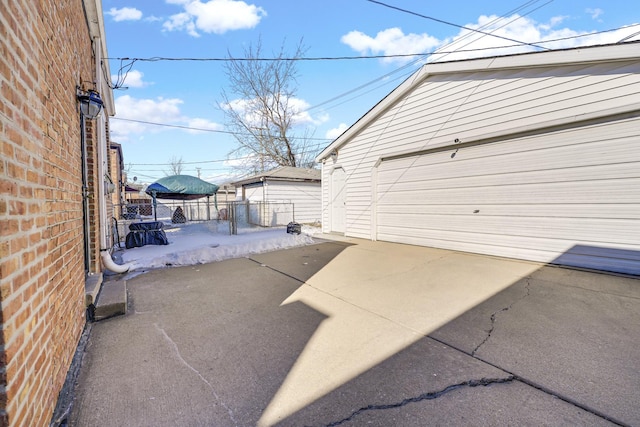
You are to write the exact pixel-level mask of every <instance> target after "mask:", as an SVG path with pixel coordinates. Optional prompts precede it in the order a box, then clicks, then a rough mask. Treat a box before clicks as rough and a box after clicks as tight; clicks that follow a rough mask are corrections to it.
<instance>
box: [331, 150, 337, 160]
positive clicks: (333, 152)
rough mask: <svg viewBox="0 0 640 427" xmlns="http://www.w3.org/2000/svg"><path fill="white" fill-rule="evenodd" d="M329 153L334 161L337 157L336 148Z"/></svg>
mask: <svg viewBox="0 0 640 427" xmlns="http://www.w3.org/2000/svg"><path fill="white" fill-rule="evenodd" d="M329 155H330V156H331V160H333V161H334V162H335V161H336V159H337V158H338V152H337V151H336V150H333V151H332V152H331V154H329Z"/></svg>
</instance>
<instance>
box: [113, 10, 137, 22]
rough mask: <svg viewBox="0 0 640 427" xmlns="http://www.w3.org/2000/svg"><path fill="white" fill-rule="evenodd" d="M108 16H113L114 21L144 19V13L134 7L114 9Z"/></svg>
mask: <svg viewBox="0 0 640 427" xmlns="http://www.w3.org/2000/svg"><path fill="white" fill-rule="evenodd" d="M107 15H109V16H111V17H112V18H113V20H114V21H116V22H120V21H138V20H140V19H141V18H142V12H141V11H139V10H138V9H136V8H133V7H123V8H121V9H116V8H115V7H112V8H111V9H109V11H108V12H107Z"/></svg>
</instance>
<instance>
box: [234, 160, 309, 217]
mask: <svg viewBox="0 0 640 427" xmlns="http://www.w3.org/2000/svg"><path fill="white" fill-rule="evenodd" d="M233 185H234V186H235V188H236V197H238V196H239V198H240V200H246V201H250V202H262V203H287V204H290V205H291V206H292V208H293V215H292V218H293V219H295V221H297V222H299V223H303V224H312V223H318V222H320V216H321V214H320V209H321V185H320V170H319V169H311V168H296V167H292V166H280V167H278V168H276V169H273V170H270V171H266V172H261V173H258V174H256V175H252V176H250V177H247V178H244V179H242V180H239V181H236V182H234V183H233Z"/></svg>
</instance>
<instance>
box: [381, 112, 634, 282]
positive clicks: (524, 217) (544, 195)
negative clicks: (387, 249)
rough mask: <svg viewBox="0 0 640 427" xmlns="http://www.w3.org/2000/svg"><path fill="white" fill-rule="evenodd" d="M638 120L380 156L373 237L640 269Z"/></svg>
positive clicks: (547, 259) (614, 269) (458, 248)
mask: <svg viewBox="0 0 640 427" xmlns="http://www.w3.org/2000/svg"><path fill="white" fill-rule="evenodd" d="M639 124H640V119H630V120H627V121H622V122H620V123H617V124H616V123H615V122H611V123H609V124H604V125H603V124H599V125H594V126H592V127H590V128H582V129H574V130H565V131H561V132H556V133H548V134H545V135H539V136H534V137H526V138H520V139H513V140H511V141H508V142H499V143H491V144H484V145H477V146H473V147H462V148H461V149H460V150H459V152H457V153H456V155H455V156H452V155H451V154H452V153H453V152H454V150H453V149H452V150H451V151H448V152H444V151H442V152H433V153H428V154H423V155H417V156H415V157H405V158H396V159H392V160H383V161H382V162H381V163H380V165H379V167H378V169H377V173H376V175H375V177H376V182H375V184H374V185H375V187H374V188H375V198H374V200H375V206H376V221H375V223H376V227H377V228H376V238H377V239H380V240H387V241H392V242H399V243H408V244H417V245H424V246H434V247H441V248H445V249H453V250H460V251H467V252H478V253H483V254H490V255H497V256H506V257H513V258H522V259H529V260H533V261H542V262H558V263H562V264H566V265H574V266H583V267H588V268H600V269H603V270H608V271H621V272H627V273H628V272H630V271H631V270H633V269H634V268H635V270H634V271H635V273H634V274H640V231H638V230H640V148H639V147H640V135H638V133H639V132H638V129H640V126H639ZM617 126H619V129H620V131H618V127H617ZM632 131H633V132H635V133H634V134H630V132H632ZM623 134H624V137H622V135H623ZM509 150H511V151H509ZM576 248H581V249H580V251H577V249H576ZM634 263H635V264H634ZM633 265H635V267H633Z"/></svg>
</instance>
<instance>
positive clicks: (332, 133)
mask: <svg viewBox="0 0 640 427" xmlns="http://www.w3.org/2000/svg"><path fill="white" fill-rule="evenodd" d="M348 127H349V126H347V124H346V123H340V124H339V125H338V127H337V128H333V129H329V130H328V131H327V133H326V134H325V137H326V138H328V139H336V138H337V137H339V136H340V135H342V134H343V133H344V131H345V130H347V128H348Z"/></svg>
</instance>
